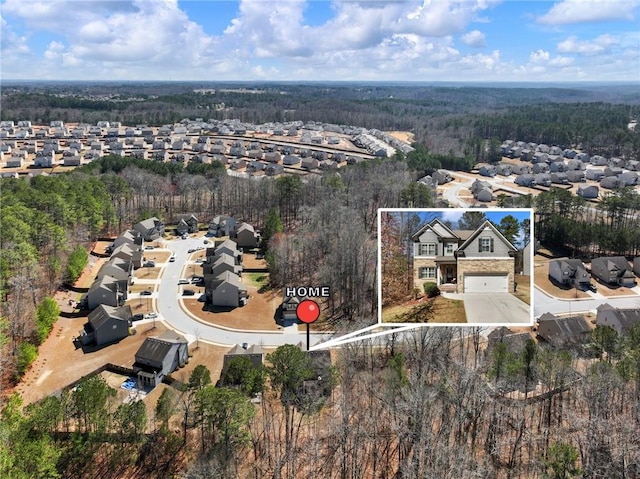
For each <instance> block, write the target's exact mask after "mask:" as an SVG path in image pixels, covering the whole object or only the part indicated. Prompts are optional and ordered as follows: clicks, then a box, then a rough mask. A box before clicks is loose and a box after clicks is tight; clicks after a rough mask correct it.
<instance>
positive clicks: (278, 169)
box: [264, 164, 284, 176]
mask: <svg viewBox="0 0 640 479" xmlns="http://www.w3.org/2000/svg"><path fill="white" fill-rule="evenodd" d="M264 172H265V174H266V175H267V176H277V175H281V174H283V173H284V167H283V166H282V165H278V164H270V165H267V166H266V168H265V169H264Z"/></svg>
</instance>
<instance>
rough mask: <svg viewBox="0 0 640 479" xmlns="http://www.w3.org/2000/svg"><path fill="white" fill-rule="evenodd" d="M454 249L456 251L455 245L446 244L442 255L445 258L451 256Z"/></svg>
mask: <svg viewBox="0 0 640 479" xmlns="http://www.w3.org/2000/svg"><path fill="white" fill-rule="evenodd" d="M455 249H456V245H455V243H446V244H445V245H444V254H445V255H446V256H453V252H454V251H455Z"/></svg>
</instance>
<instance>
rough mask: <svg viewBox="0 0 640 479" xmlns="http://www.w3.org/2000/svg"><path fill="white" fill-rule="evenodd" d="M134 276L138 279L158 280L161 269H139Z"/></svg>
mask: <svg viewBox="0 0 640 479" xmlns="http://www.w3.org/2000/svg"><path fill="white" fill-rule="evenodd" d="M133 275H134V277H136V278H138V279H158V278H159V277H160V268H158V267H155V268H147V267H143V268H138V269H137V270H135V272H134V273H133Z"/></svg>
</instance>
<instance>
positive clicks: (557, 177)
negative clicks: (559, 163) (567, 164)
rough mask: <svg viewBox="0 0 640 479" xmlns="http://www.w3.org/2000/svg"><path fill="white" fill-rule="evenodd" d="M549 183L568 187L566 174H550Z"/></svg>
mask: <svg viewBox="0 0 640 479" xmlns="http://www.w3.org/2000/svg"><path fill="white" fill-rule="evenodd" d="M551 183H554V184H557V185H568V184H569V178H567V174H566V173H551Z"/></svg>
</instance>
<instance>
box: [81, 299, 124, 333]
mask: <svg viewBox="0 0 640 479" xmlns="http://www.w3.org/2000/svg"><path fill="white" fill-rule="evenodd" d="M88 319H89V324H91V326H92V327H93V329H94V330H96V329H99V328H101V327H102V326H104V325H105V324H106V323H107V322H108V321H109V320H110V319H114V320H116V321H125V322H127V323H128V322H129V319H131V308H130V307H129V306H120V307H118V308H116V307H113V306H107V305H106V304H101V305H99V306H98V307H97V308H96V309H94V310H93V311H91V312H90V313H89V316H88Z"/></svg>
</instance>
